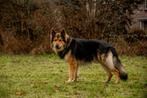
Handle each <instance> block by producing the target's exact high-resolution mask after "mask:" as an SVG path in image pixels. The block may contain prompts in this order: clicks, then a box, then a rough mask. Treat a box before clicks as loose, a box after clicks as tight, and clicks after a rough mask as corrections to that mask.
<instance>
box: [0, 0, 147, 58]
mask: <svg viewBox="0 0 147 98" xmlns="http://www.w3.org/2000/svg"><path fill="white" fill-rule="evenodd" d="M52 29H54V30H56V31H57V32H60V31H61V30H62V29H65V30H66V32H67V33H68V34H69V35H71V36H73V37H79V38H86V39H101V40H105V41H107V42H109V43H111V44H112V45H113V46H114V47H115V48H117V51H118V52H119V53H120V54H126V55H145V56H147V0H0V53H1V54H3V53H4V54H5V53H6V54H43V53H52V51H51V49H50V43H49V42H50V39H49V35H50V32H51V30H52Z"/></svg>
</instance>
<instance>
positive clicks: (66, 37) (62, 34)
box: [61, 29, 69, 41]
mask: <svg viewBox="0 0 147 98" xmlns="http://www.w3.org/2000/svg"><path fill="white" fill-rule="evenodd" d="M61 36H62V38H63V39H64V40H65V41H67V40H68V39H69V36H68V35H67V33H66V32H65V30H64V29H63V30H62V31H61Z"/></svg>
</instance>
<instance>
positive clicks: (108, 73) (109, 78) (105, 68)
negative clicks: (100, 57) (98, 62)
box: [102, 65, 113, 83]
mask: <svg viewBox="0 0 147 98" xmlns="http://www.w3.org/2000/svg"><path fill="white" fill-rule="evenodd" d="M102 66H103V68H104V70H105V71H106V72H107V75H108V78H107V80H106V81H104V82H105V83H108V82H109V81H110V80H111V78H112V76H113V74H112V73H111V71H110V70H109V69H108V68H107V67H106V66H105V65H102Z"/></svg>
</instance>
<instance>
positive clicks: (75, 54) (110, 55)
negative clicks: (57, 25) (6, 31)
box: [50, 30, 128, 83]
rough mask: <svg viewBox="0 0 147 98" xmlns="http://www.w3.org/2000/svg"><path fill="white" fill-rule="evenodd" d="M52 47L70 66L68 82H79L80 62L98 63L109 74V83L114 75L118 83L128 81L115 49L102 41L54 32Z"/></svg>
mask: <svg viewBox="0 0 147 98" xmlns="http://www.w3.org/2000/svg"><path fill="white" fill-rule="evenodd" d="M50 39H51V47H52V49H53V51H54V52H55V53H56V54H58V55H59V57H60V58H63V59H65V60H66V61H67V63H68V64H69V79H68V81H67V82H74V81H76V80H77V71H78V66H79V62H80V61H85V62H91V61H93V60H96V61H98V62H99V63H100V64H101V65H102V66H103V68H104V69H105V71H106V72H107V73H108V79H107V81H106V82H109V81H110V80H111V78H112V75H113V74H114V75H115V76H116V83H118V82H119V80H120V79H121V80H127V79H128V75H127V73H126V71H125V69H124V67H123V65H122V64H121V61H120V60H119V58H118V55H117V52H116V50H115V48H113V47H112V46H111V45H109V44H108V43H105V42H103V41H100V40H94V39H93V40H87V39H79V38H72V37H70V36H69V35H67V34H66V33H65V31H64V30H63V31H62V32H55V31H52V33H51V38H50Z"/></svg>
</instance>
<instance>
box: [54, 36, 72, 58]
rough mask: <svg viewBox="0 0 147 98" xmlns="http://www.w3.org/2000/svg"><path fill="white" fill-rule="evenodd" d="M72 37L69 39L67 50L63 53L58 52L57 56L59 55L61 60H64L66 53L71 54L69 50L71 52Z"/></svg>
mask: <svg viewBox="0 0 147 98" xmlns="http://www.w3.org/2000/svg"><path fill="white" fill-rule="evenodd" d="M72 40H73V39H72V37H69V38H68V39H67V42H66V43H67V45H66V46H65V49H64V50H63V51H60V52H58V53H57V54H58V55H59V57H60V58H64V57H65V55H66V53H67V52H69V50H70V45H71V42H72Z"/></svg>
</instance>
